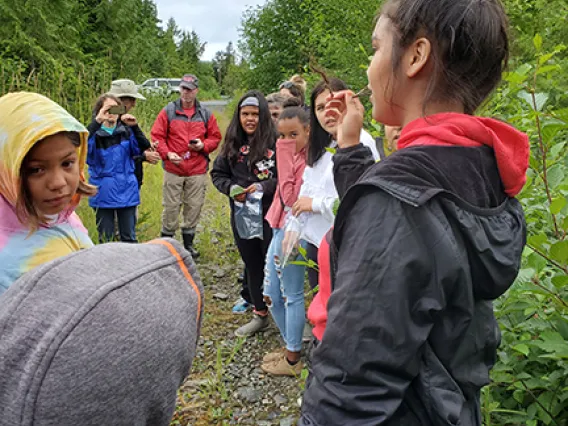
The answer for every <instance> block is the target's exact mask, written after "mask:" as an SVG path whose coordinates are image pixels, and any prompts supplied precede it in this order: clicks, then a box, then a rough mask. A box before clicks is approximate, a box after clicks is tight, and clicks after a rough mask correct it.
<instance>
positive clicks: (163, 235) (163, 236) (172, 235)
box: [160, 232, 175, 238]
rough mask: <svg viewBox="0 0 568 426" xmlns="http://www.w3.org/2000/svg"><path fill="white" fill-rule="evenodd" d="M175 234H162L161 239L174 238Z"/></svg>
mask: <svg viewBox="0 0 568 426" xmlns="http://www.w3.org/2000/svg"><path fill="white" fill-rule="evenodd" d="M174 237H175V234H166V233H165V232H161V233H160V238H174Z"/></svg>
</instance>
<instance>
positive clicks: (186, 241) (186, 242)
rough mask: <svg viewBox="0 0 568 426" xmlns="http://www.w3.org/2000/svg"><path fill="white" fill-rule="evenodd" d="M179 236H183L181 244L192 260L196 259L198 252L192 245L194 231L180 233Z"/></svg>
mask: <svg viewBox="0 0 568 426" xmlns="http://www.w3.org/2000/svg"><path fill="white" fill-rule="evenodd" d="M181 236H182V238H183V246H184V247H185V249H186V250H187V251H188V252H189V253H190V254H191V257H193V260H197V258H198V257H199V252H198V251H197V250H195V248H194V247H193V240H194V239H195V232H188V233H182V234H181Z"/></svg>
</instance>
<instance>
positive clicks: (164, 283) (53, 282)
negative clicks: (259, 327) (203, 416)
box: [0, 239, 203, 426]
mask: <svg viewBox="0 0 568 426" xmlns="http://www.w3.org/2000/svg"><path fill="white" fill-rule="evenodd" d="M202 313H203V287H202V285H201V281H200V279H199V276H198V274H197V270H196V267H195V264H194V263H193V261H192V260H191V256H190V255H189V253H188V252H187V251H185V250H184V249H183V248H182V247H181V245H180V244H179V243H177V242H176V241H174V240H171V239H163V240H155V241H153V242H150V243H148V244H142V245H131V244H126V243H113V244H104V245H99V246H96V247H93V248H92V249H88V250H82V251H79V252H76V253H73V254H71V255H69V256H66V257H63V258H60V259H57V260H54V261H52V262H50V263H47V264H45V265H43V266H41V267H39V268H36V269H34V270H32V271H30V272H28V273H27V274H25V275H23V276H22V277H21V278H20V279H19V280H17V281H16V282H15V283H14V284H13V285H12V286H11V287H10V288H9V289H8V291H6V292H5V293H4V294H3V295H2V296H0V425H1V426H20V425H21V426H23V425H34V426H45V425H58V426H71V425H83V426H85V425H105V426H114V425H117V426H118V425H169V423H170V421H171V418H172V415H173V412H174V409H175V402H176V392H177V390H178V388H179V387H180V385H181V384H182V383H183V381H184V379H185V377H186V376H187V375H188V374H189V371H190V367H191V363H192V360H193V357H194V355H195V351H196V347H197V342H198V339H199V331H200V327H201V319H202Z"/></svg>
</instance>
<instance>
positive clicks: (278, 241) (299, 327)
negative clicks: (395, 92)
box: [264, 229, 306, 352]
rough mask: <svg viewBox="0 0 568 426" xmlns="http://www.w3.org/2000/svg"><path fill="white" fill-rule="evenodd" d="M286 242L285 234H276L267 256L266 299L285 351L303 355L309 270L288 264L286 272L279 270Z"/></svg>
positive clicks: (274, 233) (265, 275) (277, 230)
mask: <svg viewBox="0 0 568 426" xmlns="http://www.w3.org/2000/svg"><path fill="white" fill-rule="evenodd" d="M283 238H284V230H282V229H274V230H273V235H272V242H271V243H270V247H269V248H268V253H267V255H266V271H265V274H264V295H265V296H267V297H268V298H270V302H269V303H267V305H268V308H269V309H270V312H271V313H272V317H273V318H274V322H275V323H276V325H277V326H278V329H279V330H280V334H281V335H282V338H283V339H284V342H286V349H288V350H289V351H290V352H300V351H301V350H302V334H303V331H304V324H305V322H306V307H305V305H304V276H305V272H306V267H305V266H304V265H291V264H288V265H287V266H286V267H285V268H284V269H281V268H280V258H281V257H282V239H283ZM301 245H302V247H305V242H304V241H302V242H301Z"/></svg>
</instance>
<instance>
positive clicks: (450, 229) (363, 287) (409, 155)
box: [299, 0, 529, 426]
mask: <svg viewBox="0 0 568 426" xmlns="http://www.w3.org/2000/svg"><path fill="white" fill-rule="evenodd" d="M372 40H373V47H374V49H375V54H374V56H373V59H372V62H371V64H370V66H369V68H368V71H367V75H368V78H369V88H370V89H371V90H372V94H371V102H372V104H373V118H374V119H375V120H377V121H379V122H382V123H384V124H386V125H391V126H401V127H402V129H403V130H402V133H401V135H400V139H399V140H398V151H397V152H396V153H394V154H393V155H391V156H390V157H388V158H387V159H386V160H384V161H381V162H379V163H373V161H372V160H371V157H370V151H369V150H368V149H367V148H366V147H363V146H361V145H360V144H359V133H360V131H361V127H362V124H363V117H364V108H363V105H362V104H361V102H360V101H359V99H357V97H355V96H354V94H353V93H352V92H350V91H342V92H337V93H334V94H333V95H332V96H330V97H329V98H328V103H327V105H326V110H327V114H328V115H329V116H331V117H335V118H336V119H337V120H338V121H339V122H340V123H341V124H340V125H339V130H338V146H339V149H338V150H337V153H336V155H335V156H334V179H335V184H336V187H337V191H338V193H339V196H340V198H341V204H340V206H339V210H338V212H337V215H336V219H335V224H334V228H333V238H332V241H331V243H330V263H331V265H330V271H331V295H330V297H329V300H328V301H327V303H323V304H322V305H323V306H325V307H326V309H327V320H326V325H325V333H324V334H323V336H322V340H321V342H319V344H318V345H317V347H316V348H315V349H314V351H313V356H312V360H311V361H312V363H311V365H312V371H311V374H310V377H309V379H308V382H307V383H306V390H305V394H304V398H303V405H302V416H301V418H300V421H299V425H300V426H307V425H311V426H323V425H325V426H333V425H374V426H380V425H385V426H386V425H388V426H390V425H404V426H442V425H458V424H459V425H460V426H480V425H481V410H480V391H481V388H482V387H483V386H485V385H487V384H488V383H489V371H490V369H491V367H492V366H493V364H494V363H495V360H496V352H497V351H496V350H497V347H498V345H499V340H500V339H499V327H498V325H497V322H496V321H495V318H494V315H493V307H492V302H491V301H492V300H494V299H496V298H497V297H499V296H500V295H502V294H503V293H504V292H505V291H506V290H507V289H508V288H509V287H510V286H511V285H512V284H513V282H514V280H515V277H516V276H517V273H518V271H519V268H520V264H521V254H522V251H523V247H524V245H525V239H526V225H525V221H524V215H523V211H522V208H521V206H520V203H519V202H518V201H517V200H516V199H515V198H514V197H515V195H517V194H518V193H519V192H520V191H521V189H522V187H523V185H524V183H525V180H526V177H525V174H526V170H527V168H528V157H529V144H528V138H527V136H526V135H525V134H523V133H521V132H519V131H517V130H515V129H514V128H512V127H511V126H509V125H508V124H505V123H503V122H500V121H497V120H493V119H491V118H483V117H474V116H473V113H474V111H475V110H476V109H477V108H478V107H479V105H480V104H481V103H482V102H483V100H484V99H485V98H486V97H487V96H488V95H489V93H491V91H492V90H493V89H494V88H495V87H496V86H497V84H498V83H499V81H500V79H501V74H502V71H503V69H504V68H505V65H506V62H507V56H508V40H507V18H506V16H505V12H504V9H503V6H502V4H501V3H500V1H499V0H484V1H471V0H439V1H432V0H406V1H401V0H389V1H387V2H386V4H385V5H384V7H383V9H382V11H381V13H380V16H379V19H378V22H377V25H376V27H375V30H374V32H373V38H372ZM450 41H451V42H450Z"/></svg>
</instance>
